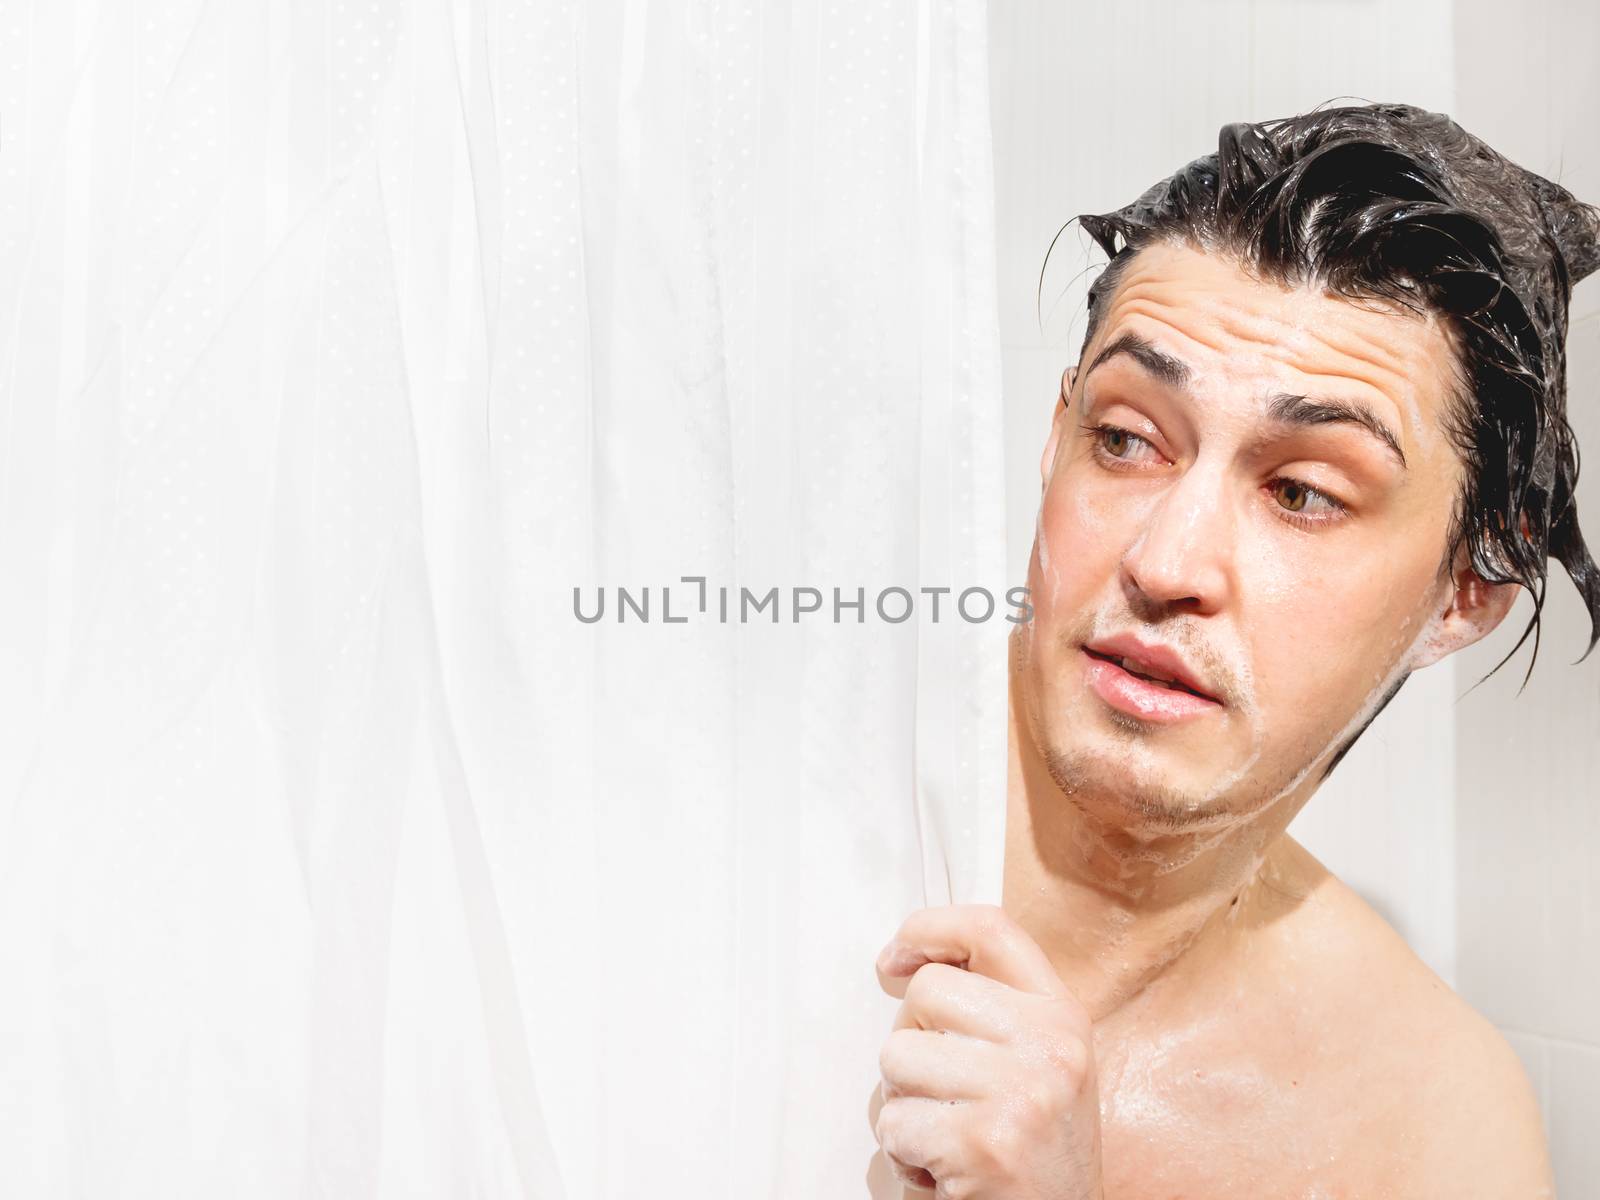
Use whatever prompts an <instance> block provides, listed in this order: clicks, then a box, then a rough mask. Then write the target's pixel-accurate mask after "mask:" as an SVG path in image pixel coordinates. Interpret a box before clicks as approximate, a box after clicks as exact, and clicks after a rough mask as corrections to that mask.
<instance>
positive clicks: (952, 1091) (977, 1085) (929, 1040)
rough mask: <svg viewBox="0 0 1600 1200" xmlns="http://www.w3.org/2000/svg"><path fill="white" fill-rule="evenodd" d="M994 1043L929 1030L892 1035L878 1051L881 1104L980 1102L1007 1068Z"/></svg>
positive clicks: (897, 1032)
mask: <svg viewBox="0 0 1600 1200" xmlns="http://www.w3.org/2000/svg"><path fill="white" fill-rule="evenodd" d="M999 1054H1000V1051H999V1049H998V1047H996V1046H995V1045H994V1044H993V1043H992V1042H986V1041H981V1040H979V1039H977V1038H970V1037H966V1036H965V1035H963V1034H959V1033H940V1032H936V1031H934V1030H930V1029H896V1030H894V1031H893V1032H892V1033H890V1034H889V1036H888V1037H886V1038H885V1039H884V1041H883V1046H882V1047H881V1048H880V1049H879V1050H878V1072H879V1074H881V1075H882V1076H883V1083H882V1085H881V1086H882V1095H883V1098H884V1099H885V1100H891V1099H896V1098H898V1097H902V1096H921V1097H924V1098H926V1099H929V1100H981V1099H983V1098H984V1097H985V1096H987V1095H988V1094H989V1092H990V1091H992V1090H993V1088H994V1081H995V1080H996V1079H1000V1078H1003V1077H1004V1075H1005V1070H1006V1064H1005V1063H1004V1062H1002V1061H1000V1059H999V1057H998V1056H999Z"/></svg>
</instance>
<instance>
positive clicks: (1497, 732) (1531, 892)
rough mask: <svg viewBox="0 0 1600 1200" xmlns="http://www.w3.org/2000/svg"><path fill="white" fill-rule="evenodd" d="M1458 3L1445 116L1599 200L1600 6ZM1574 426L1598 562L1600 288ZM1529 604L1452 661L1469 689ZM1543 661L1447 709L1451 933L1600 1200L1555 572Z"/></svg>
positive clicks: (1595, 968)
mask: <svg viewBox="0 0 1600 1200" xmlns="http://www.w3.org/2000/svg"><path fill="white" fill-rule="evenodd" d="M1514 11H1515V16H1514V19H1508V15H1509V12H1510V10H1508V9H1507V8H1506V7H1505V6H1504V5H1502V4H1496V3H1488V2H1485V0H1459V3H1458V4H1457V7H1456V60H1457V65H1458V83H1457V89H1458V98H1459V100H1458V108H1457V110H1456V114H1455V115H1456V117H1457V119H1459V120H1460V121H1461V123H1462V124H1463V125H1465V126H1466V127H1467V128H1468V129H1470V130H1472V131H1473V132H1474V133H1476V134H1478V135H1479V136H1480V137H1483V138H1484V139H1486V140H1487V141H1489V142H1490V143H1491V144H1492V145H1494V146H1495V147H1496V148H1497V149H1499V150H1501V151H1502V152H1503V153H1505V154H1507V155H1509V156H1510V157H1511V158H1513V159H1515V160H1516V161H1517V162H1519V163H1521V164H1522V165H1523V166H1525V167H1528V168H1530V169H1532V170H1535V171H1539V172H1540V173H1542V174H1544V175H1547V176H1549V177H1550V178H1553V179H1557V180H1559V181H1560V182H1562V183H1563V184H1565V185H1566V186H1567V187H1568V188H1570V189H1571V190H1572V191H1573V192H1574V193H1575V194H1577V195H1578V196H1579V197H1580V198H1582V199H1585V200H1588V201H1590V202H1591V203H1595V202H1600V72H1596V70H1595V59H1596V56H1597V54H1600V6H1596V5H1595V4H1593V3H1591V2H1590V0H1582V2H1578V0H1534V2H1531V3H1525V4H1519V5H1518V6H1517V7H1516V9H1515V10H1514ZM1572 316H1573V325H1572V328H1571V331H1570V333H1569V338H1568V381H1567V386H1568V396H1569V401H1568V416H1569V419H1570V421H1571V423H1572V426H1573V429H1574V431H1575V433H1576V434H1577V437H1578V444H1579V446H1580V449H1582V450H1586V451H1587V454H1586V455H1584V461H1585V462H1586V463H1588V464H1589V465H1588V466H1587V468H1586V469H1585V471H1584V472H1583V475H1582V477H1581V479H1580V483H1579V486H1578V509H1579V514H1580V520H1581V522H1582V524H1583V526H1584V528H1585V529H1586V531H1587V533H1588V538H1589V542H1590V546H1591V548H1592V549H1594V550H1595V551H1596V552H1597V553H1600V278H1596V279H1590V280H1588V281H1587V282H1584V283H1582V284H1580V285H1579V286H1578V288H1577V289H1576V291H1575V293H1574V295H1573V308H1572ZM1531 611H1532V608H1531V604H1530V603H1529V602H1528V601H1526V600H1523V601H1521V602H1519V605H1518V608H1517V610H1516V612H1514V613H1513V614H1512V617H1511V618H1508V620H1507V622H1506V627H1505V628H1504V629H1503V630H1502V631H1500V632H1499V633H1498V634H1497V635H1496V636H1495V637H1494V638H1492V639H1489V644H1487V645H1485V646H1482V647H1478V648H1475V649H1474V651H1473V652H1471V653H1470V654H1469V655H1468V656H1465V657H1464V658H1463V661H1462V663H1461V664H1460V667H1459V673H1460V678H1461V680H1462V681H1463V682H1462V688H1463V690H1465V688H1466V686H1467V684H1469V683H1470V682H1471V681H1472V680H1473V679H1476V678H1477V677H1478V676H1479V675H1481V674H1482V673H1483V672H1484V671H1487V670H1488V669H1489V668H1490V667H1491V666H1493V665H1494V663H1495V662H1496V661H1498V659H1499V658H1500V656H1501V655H1503V654H1504V653H1505V652H1506V651H1507V650H1509V649H1510V647H1511V645H1512V643H1513V642H1514V641H1515V640H1516V637H1517V636H1518V633H1519V631H1520V629H1521V628H1522V625H1523V624H1524V622H1525V621H1526V619H1527V615H1528V613H1530V612H1531ZM1544 611H1545V618H1544V632H1543V635H1542V645H1541V646H1540V650H1539V660H1538V665H1537V667H1536V669H1535V670H1534V673H1533V677H1532V678H1531V679H1530V681H1529V682H1528V685H1527V687H1526V689H1525V690H1523V691H1522V693H1521V694H1520V695H1518V694H1517V689H1518V685H1519V684H1520V683H1521V680H1522V676H1523V673H1524V671H1525V670H1526V667H1527V661H1528V651H1527V649H1526V648H1524V649H1523V651H1522V652H1521V653H1520V654H1519V655H1518V657H1517V658H1516V659H1514V660H1512V661H1511V662H1510V663H1508V664H1507V665H1506V666H1505V667H1504V668H1502V670H1501V672H1500V674H1499V675H1497V676H1496V677H1495V678H1494V679H1492V680H1490V681H1489V682H1488V683H1485V684H1484V685H1483V686H1482V687H1480V688H1478V689H1477V690H1476V691H1474V692H1472V693H1471V694H1470V695H1468V696H1467V697H1466V698H1465V699H1463V700H1462V701H1461V703H1460V704H1459V705H1458V707H1457V711H1456V722H1457V754H1456V768H1457V778H1458V779H1459V780H1460V786H1459V788H1458V796H1457V842H1456V850H1457V897H1458V898H1457V929H1458V950H1457V955H1458V963H1459V971H1458V978H1459V983H1460V987H1461V991H1462V994H1463V995H1464V996H1465V997H1466V998H1467V1000H1469V1001H1470V1002H1471V1003H1472V1004H1474V1005H1475V1006H1477V1007H1478V1008H1479V1009H1480V1010H1482V1011H1483V1012H1484V1013H1486V1014H1487V1015H1488V1016H1490V1017H1491V1018H1492V1019H1493V1020H1494V1021H1496V1022H1497V1023H1498V1024H1499V1025H1500V1027H1501V1028H1502V1030H1504V1031H1505V1032H1506V1034H1507V1036H1508V1038H1510V1040H1511V1043H1512V1045H1513V1046H1515V1047H1516V1049H1517V1052H1518V1053H1519V1054H1521V1055H1522V1058H1523V1062H1524V1063H1526V1064H1528V1068H1529V1074H1530V1076H1531V1077H1532V1078H1533V1079H1534V1081H1535V1086H1537V1087H1540V1088H1541V1097H1542V1100H1543V1102H1544V1104H1545V1120H1546V1128H1547V1129H1548V1130H1549V1133H1550V1141H1551V1155H1552V1158H1553V1160H1554V1163H1555V1169H1556V1180H1557V1191H1558V1194H1559V1195H1560V1196H1562V1197H1563V1200H1569V1198H1572V1197H1577V1198H1579V1200H1582V1198H1584V1197H1600V879H1597V875H1600V650H1597V651H1596V652H1595V653H1594V654H1593V655H1591V656H1590V658H1589V659H1588V661H1586V662H1584V663H1582V664H1580V665H1577V666H1574V665H1572V663H1573V660H1574V659H1575V658H1577V656H1578V654H1579V653H1580V652H1581V651H1582V650H1583V647H1584V646H1585V644H1586V643H1587V640H1588V634H1589V621H1588V617H1587V615H1586V614H1585V613H1584V612H1583V609H1582V606H1581V605H1580V604H1579V602H1578V597H1577V592H1576V590H1575V589H1574V588H1573V587H1572V585H1571V584H1570V583H1569V582H1568V581H1567V578H1566V574H1565V572H1564V571H1562V569H1561V568H1560V567H1559V566H1558V565H1556V564H1551V576H1550V583H1549V590H1548V593H1547V599H1546V603H1545V610H1544Z"/></svg>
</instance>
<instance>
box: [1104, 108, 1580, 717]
mask: <svg viewBox="0 0 1600 1200" xmlns="http://www.w3.org/2000/svg"><path fill="white" fill-rule="evenodd" d="M1078 221H1079V223H1080V224H1081V225H1082V227H1083V228H1084V229H1085V230H1086V231H1087V232H1088V233H1089V234H1090V236H1091V237H1093V238H1094V240H1095V241H1096V242H1098V243H1099V244H1100V247H1101V248H1102V249H1103V250H1104V251H1105V252H1106V253H1107V254H1108V255H1109V256H1110V262H1109V263H1108V264H1107V266H1106V269H1105V270H1104V271H1102V272H1101V274H1100V276H1099V278H1098V279H1096V280H1095V282H1094V285H1093V286H1092V287H1091V288H1090V291H1089V322H1088V330H1087V332H1086V333H1085V335H1084V346H1085V347H1087V346H1088V344H1089V341H1090V340H1091V339H1092V338H1093V337H1094V334H1095V329H1096V326H1097V321H1098V318H1099V316H1100V314H1101V313H1103V312H1104V310H1105V303H1106V300H1107V298H1108V297H1109V296H1110V294H1111V293H1112V292H1113V291H1114V290H1115V288H1116V286H1117V282H1118V280H1119V279H1120V278H1121V276H1122V274H1123V273H1124V272H1125V270H1126V268H1127V264H1128V262H1129V260H1130V259H1131V258H1132V257H1133V256H1134V254H1135V253H1136V252H1137V251H1138V250H1139V249H1140V248H1141V247H1143V246H1147V245H1150V244H1151V243H1154V242H1176V243H1180V244H1186V245H1189V246H1192V247H1194V248H1195V249H1198V250H1201V251H1205V252H1217V253H1222V254H1225V255H1227V256H1229V257H1230V258H1232V259H1233V260H1235V261H1237V262H1238V263H1239V264H1240V265H1241V266H1242V267H1243V268H1244V269H1245V270H1247V271H1248V272H1250V273H1251V274H1252V275H1254V276H1256V277H1258V278H1262V279H1266V280H1271V281H1274V282H1277V283H1281V284H1285V285H1289V286H1295V285H1301V284H1307V283H1310V284H1314V285H1319V286H1321V287H1324V288H1326V289H1327V290H1328V291H1329V292H1331V293H1332V294H1335V295H1339V296H1343V297H1347V298H1349V299H1351V300H1357V301H1360V300H1382V301H1389V302H1392V303H1394V304H1398V305H1402V306H1404V307H1405V308H1408V309H1410V310H1412V311H1414V312H1417V313H1419V314H1423V313H1428V312H1431V313H1433V314H1436V315H1437V316H1438V317H1439V318H1441V319H1442V321H1443V323H1444V324H1445V325H1446V327H1447V328H1448V329H1449V330H1450V331H1451V333H1452V335H1453V337H1454V341H1455V345H1456V348H1457V364H1456V365H1457V378H1456V379H1455V380H1454V381H1453V383H1454V386H1453V387H1452V401H1451V404H1450V406H1449V409H1448V411H1447V413H1446V416H1445V422H1446V430H1447V433H1448V435H1449V437H1450V439H1451V441H1452V443H1453V444H1454V445H1455V447H1456V449H1457V451H1458V452H1459V453H1460V454H1461V456H1462V460H1463V462H1464V463H1465V465H1466V481H1465V484H1464V487H1463V489H1462V492H1461V495H1460V496H1459V497H1458V498H1457V503H1456V508H1455V512H1454V514H1453V516H1452V520H1451V525H1450V534H1449V537H1448V539H1447V546H1446V550H1445V557H1444V560H1443V563H1442V565H1441V570H1444V569H1448V568H1449V565H1450V563H1451V562H1452V561H1453V559H1454V557H1455V554H1456V552H1457V550H1458V549H1459V548H1460V546H1461V545H1462V543H1463V542H1464V543H1465V544H1466V545H1467V547H1468V553H1469V561H1470V562H1471V564H1472V567H1473V569H1474V570H1476V571H1477V573H1478V574H1479V575H1480V576H1481V577H1482V578H1483V579H1484V580H1486V581H1487V582H1490V583H1516V584H1519V585H1521V586H1522V587H1524V588H1526V589H1527V590H1528V592H1529V594H1530V595H1531V596H1532V597H1533V602H1534V613H1533V617H1532V619H1531V620H1530V621H1529V622H1528V627H1527V628H1526V629H1525V630H1524V631H1523V634H1522V637H1521V638H1519V639H1518V641H1517V644H1516V645H1515V646H1513V647H1512V648H1511V650H1510V652H1509V653H1507V655H1506V657H1505V658H1502V659H1501V660H1500V662H1499V663H1497V664H1496V666H1495V668H1494V669H1495V670H1498V669H1499V668H1500V666H1502V665H1504V663H1505V661H1506V659H1509V658H1510V657H1511V655H1513V654H1515V653H1516V652H1517V650H1518V649H1520V648H1521V646H1522V644H1523V642H1525V641H1526V640H1527V638H1528V634H1529V633H1532V634H1533V635H1534V643H1533V659H1537V657H1538V652H1539V618H1540V614H1541V612H1542V610H1543V607H1544V590H1545V583H1546V571H1547V563H1548V560H1549V559H1550V558H1555V559H1557V560H1558V561H1559V562H1560V563H1561V565H1562V566H1563V567H1565V568H1566V571H1567V574H1568V575H1569V576H1570V577H1571V579H1572V581H1573V583H1574V584H1576V585H1577V588H1578V591H1579V592H1580V593H1581V594H1582V596H1583V600H1584V603H1585V604H1586V606H1587V608H1588V612H1589V620H1590V635H1589V645H1588V648H1587V649H1586V650H1585V651H1584V653H1583V655H1582V656H1581V657H1580V659H1579V660H1578V661H1580V662H1581V661H1582V659H1583V658H1587V657H1588V654H1589V652H1590V651H1592V650H1593V649H1594V647H1595V644H1596V643H1597V642H1600V572H1597V570H1596V567H1595V562H1594V559H1593V558H1592V557H1591V556H1590V554H1589V549H1588V547H1587V546H1586V545H1585V544H1584V539H1583V534H1582V533H1581V532H1580V531H1579V529H1578V510H1577V506H1576V503H1575V501H1574V498H1573V490H1574V488H1575V487H1576V485H1577V480H1578V447H1577V443H1576V441H1575V439H1574V437H1573V433H1572V428H1571V426H1570V425H1568V423H1567V418H1566V394H1567V362H1566V338H1567V309H1568V303H1569V300H1570V297H1571V293H1572V285H1573V284H1574V283H1576V282H1577V281H1578V280H1580V279H1582V278H1583V277H1584V276H1586V275H1588V274H1589V273H1590V272H1591V271H1593V270H1595V269H1596V267H1600V210H1597V209H1595V208H1594V207H1592V206H1590V205H1586V204H1583V203H1580V202H1579V201H1578V200H1576V199H1575V198H1574V197H1573V196H1572V195H1571V194H1570V193H1569V192H1567V191H1566V189H1564V188H1562V187H1560V186H1559V185H1558V184H1555V183H1552V182H1550V181H1549V180H1548V179H1544V178H1542V177H1540V176H1538V175H1535V174H1533V173H1532V172H1531V171H1526V170H1524V169H1523V168H1521V167H1519V166H1517V165H1516V164H1515V163H1513V162H1510V161H1509V160H1507V159H1506V158H1504V157H1503V156H1502V155H1500V154H1498V153H1496V152H1495V151H1494V150H1492V149H1490V148H1489V147H1488V146H1487V145H1485V144H1484V143H1483V142H1482V141H1480V140H1479V139H1477V138H1475V137H1473V136H1472V135H1471V134H1469V133H1468V132H1466V130H1464V129H1462V128H1461V126H1459V125H1457V124H1456V123H1455V122H1454V121H1452V120H1451V119H1450V118H1449V117H1447V116H1444V115H1442V114H1440V113H1433V112H1426V111H1424V110H1422V109H1419V108H1413V107H1411V106H1409V105H1404V104H1373V105H1361V106H1354V107H1323V108H1319V109H1316V110H1314V111H1312V112H1310V113H1306V114H1303V115H1300V116H1295V117H1286V118H1283V119H1280V120H1274V121H1265V122H1262V123H1260V124H1247V123H1239V124H1233V125H1225V126H1223V128H1222V131H1221V133H1220V135H1219V137H1218V139H1217V151H1216V153H1214V154H1207V155H1205V156H1204V157H1202V158H1197V159H1195V160H1194V161H1193V162H1191V163H1190V164H1189V165H1188V166H1186V167H1184V168H1183V169H1182V170H1180V171H1178V172H1177V173H1176V174H1174V175H1172V176H1171V177H1169V178H1167V179H1164V180H1162V181H1161V182H1160V183H1158V184H1156V185H1155V186H1154V187H1151V188H1150V189H1149V190H1148V191H1146V192H1145V193H1144V194H1143V195H1141V196H1140V197H1139V198H1138V199H1137V200H1135V201H1134V202H1133V203H1132V204H1129V205H1128V206H1127V207H1125V208H1121V209H1118V210H1117V211H1116V212H1111V213H1105V214H1102V215H1098V216H1093V215H1090V216H1081V217H1079V218H1078ZM1524 523H1525V531H1524ZM1532 671H1533V660H1532V659H1531V660H1530V661H1529V664H1528V672H1529V674H1531V673H1532ZM1490 674H1493V671H1491V672H1490ZM1527 678H1528V676H1527V675H1524V677H1523V683H1524V684H1526V683H1527ZM1395 690H1398V688H1396V689H1395ZM1391 695H1392V693H1391Z"/></svg>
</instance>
